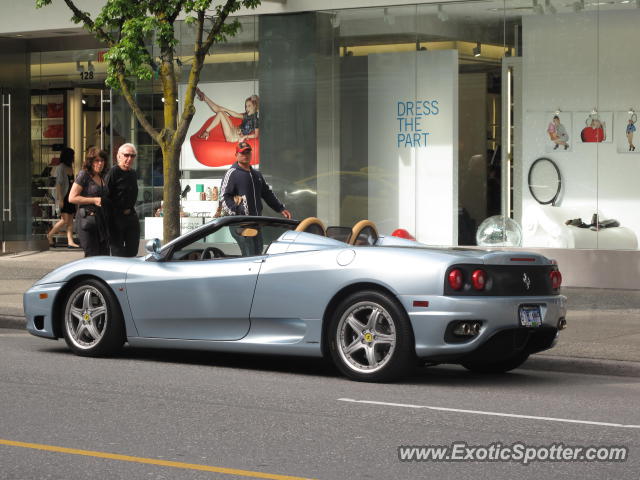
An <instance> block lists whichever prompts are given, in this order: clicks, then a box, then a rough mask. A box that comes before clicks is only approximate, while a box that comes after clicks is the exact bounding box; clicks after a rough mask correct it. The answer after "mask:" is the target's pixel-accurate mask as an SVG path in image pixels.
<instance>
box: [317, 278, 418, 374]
mask: <svg viewBox="0 0 640 480" xmlns="http://www.w3.org/2000/svg"><path fill="white" fill-rule="evenodd" d="M354 322H357V323H354ZM328 341H329V351H330V353H331V358H332V360H333V362H334V364H335V365H336V366H337V367H338V369H339V370H340V371H341V372H342V373H343V374H344V375H345V376H347V377H349V378H351V379H353V380H357V381H362V382H386V381H391V380H396V379H398V378H400V377H402V376H404V375H407V374H409V373H410V372H411V371H412V369H413V367H414V365H415V342H414V339H413V330H412V329H411V324H410V322H409V319H408V318H407V315H406V312H405V311H404V309H403V308H402V307H401V306H400V305H399V304H398V303H397V302H396V301H395V300H394V299H393V298H391V297H390V296H388V295H386V294H384V293H381V292H377V291H374V290H365V291H361V292H356V293H352V294H351V295H349V296H348V297H346V298H345V299H344V300H342V301H341V302H340V304H339V305H338V307H337V308H336V309H335V311H334V312H333V315H332V317H331V319H330V321H329V327H328ZM352 346H353V347H355V348H349V347H352ZM372 363H373V365H372Z"/></svg>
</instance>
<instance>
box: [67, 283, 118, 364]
mask: <svg viewBox="0 0 640 480" xmlns="http://www.w3.org/2000/svg"><path fill="white" fill-rule="evenodd" d="M63 322H64V324H63V333H64V339H65V341H66V342H67V345H68V346H69V348H70V349H71V350H73V352H74V353H76V354H78V355H83V356H100V355H108V354H110V353H113V352H115V351H117V350H118V349H119V348H120V347H122V344H123V343H124V340H125V332H124V323H123V320H122V312H121V311H120V306H119V305H118V301H117V300H116V298H115V296H114V295H113V292H111V290H109V288H107V287H106V286H105V285H104V284H103V283H102V282H100V281H98V280H93V279H88V280H83V281H82V282H81V283H78V284H76V285H74V287H73V288H72V289H71V291H70V293H69V295H68V296H67V298H66V302H65V307H64V318H63Z"/></svg>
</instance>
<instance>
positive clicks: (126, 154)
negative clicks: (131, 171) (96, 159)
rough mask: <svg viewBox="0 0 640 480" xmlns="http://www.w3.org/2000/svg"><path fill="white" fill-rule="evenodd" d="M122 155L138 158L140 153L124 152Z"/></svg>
mask: <svg viewBox="0 0 640 480" xmlns="http://www.w3.org/2000/svg"><path fill="white" fill-rule="evenodd" d="M122 156H123V157H125V158H136V157H137V156H138V154H137V153H123V154H122Z"/></svg>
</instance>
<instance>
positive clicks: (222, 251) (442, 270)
mask: <svg viewBox="0 0 640 480" xmlns="http://www.w3.org/2000/svg"><path fill="white" fill-rule="evenodd" d="M147 251H148V254H147V255H146V256H145V257H138V258H119V257H91V258H86V259H82V260H78V261H76V262H72V263H69V264H66V265H64V266H62V267H60V268H58V269H56V270H54V271H53V272H51V273H49V274H47V275H46V276H45V277H43V278H42V279H40V280H39V281H38V282H36V283H35V285H34V286H33V287H31V288H30V289H29V290H28V291H27V292H26V293H25V295H24V311H25V314H26V317H27V328H28V330H29V332H31V333H32V334H34V335H37V336H39V337H45V338H52V339H57V338H60V337H64V339H65V341H66V343H67V345H68V346H69V348H70V349H71V350H72V351H73V352H75V353H76V354H78V355H89V356H101V355H108V354H112V353H114V352H116V351H117V350H118V349H119V348H121V347H122V345H123V344H124V343H125V342H127V343H129V345H130V346H133V347H136V346H141V347H160V348H162V347H165V348H178V349H181V348H189V349H201V350H212V351H221V352H222V351H225V352H246V353H260V354H287V355H305V356H318V357H319V356H324V357H326V358H330V359H331V360H332V361H333V362H334V363H335V365H336V366H337V367H338V369H339V370H340V371H341V372H342V373H344V374H345V375H346V376H348V377H350V378H352V379H354V380H362V381H388V380H392V379H395V378H398V377H400V376H402V375H403V374H406V373H407V372H409V371H410V370H411V367H412V366H414V365H416V364H417V363H419V362H422V363H432V364H436V363H456V364H461V365H463V366H464V367H466V368H468V369H470V370H472V371H477V372H506V371H508V370H511V369H514V368H516V367H518V366H520V365H521V364H522V363H523V362H524V361H525V360H526V359H527V357H528V356H529V355H530V354H532V353H536V352H540V351H542V350H546V349H548V348H551V347H552V346H553V345H554V344H555V342H556V341H557V338H558V332H559V330H562V329H563V328H564V326H565V312H566V308H565V300H566V299H565V297H564V296H562V295H560V284H561V282H562V277H561V275H560V272H559V271H558V266H557V265H556V263H555V262H554V261H553V260H549V259H547V258H545V257H544V256H542V255H538V254H533V253H526V252H522V251H484V250H478V249H463V248H430V247H427V246H425V245H423V244H420V243H418V242H415V241H412V240H407V239H403V238H397V237H393V236H381V235H378V232H377V229H376V227H375V225H374V224H373V223H372V222H370V221H367V220H363V221H361V222H358V223H357V224H356V225H355V226H354V227H353V228H344V227H328V228H325V226H324V225H323V223H322V222H321V221H320V220H319V219H317V218H307V219H305V220H303V221H296V220H287V219H283V218H268V217H240V216H237V217H223V218H219V219H216V220H213V221H212V222H210V223H208V224H206V225H203V226H202V227H200V228H198V229H196V230H193V231H191V232H189V233H187V234H185V235H183V236H181V237H179V238H177V239H176V240H174V241H172V242H170V243H168V244H166V245H165V246H163V247H162V248H160V242H159V241H158V240H153V241H150V242H148V244H147Z"/></svg>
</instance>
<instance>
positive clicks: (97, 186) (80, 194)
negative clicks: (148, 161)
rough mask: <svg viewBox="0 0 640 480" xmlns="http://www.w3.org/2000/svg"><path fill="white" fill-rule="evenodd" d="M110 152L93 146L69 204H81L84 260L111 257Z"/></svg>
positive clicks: (78, 220)
mask: <svg viewBox="0 0 640 480" xmlns="http://www.w3.org/2000/svg"><path fill="white" fill-rule="evenodd" d="M108 159H109V156H108V155H107V152H105V151H103V150H100V149H98V148H97V147H92V148H90V149H89V150H88V151H87V157H86V158H85V160H84V163H83V165H82V170H80V173H78V176H77V177H76V179H75V181H74V182H73V185H71V191H70V192H69V201H70V202H71V203H75V204H76V205H78V214H77V215H76V227H77V228H76V231H77V232H78V238H79V239H80V246H81V247H82V249H83V250H84V256H85V257H93V256H96V255H109V228H108V222H109V205H108V204H109V200H108V199H107V184H106V182H105V180H104V171H105V167H106V166H107V164H108V162H109V160H108Z"/></svg>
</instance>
